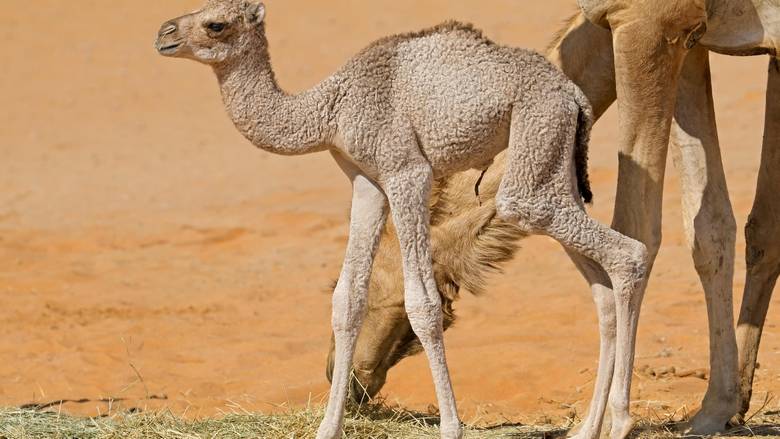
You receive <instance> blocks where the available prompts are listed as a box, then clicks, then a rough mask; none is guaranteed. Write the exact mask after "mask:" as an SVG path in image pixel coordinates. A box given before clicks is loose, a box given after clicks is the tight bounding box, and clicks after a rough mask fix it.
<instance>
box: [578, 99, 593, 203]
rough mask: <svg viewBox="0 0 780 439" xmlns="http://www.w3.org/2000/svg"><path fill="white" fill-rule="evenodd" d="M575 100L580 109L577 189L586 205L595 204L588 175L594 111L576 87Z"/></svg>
mask: <svg viewBox="0 0 780 439" xmlns="http://www.w3.org/2000/svg"><path fill="white" fill-rule="evenodd" d="M575 88H576V90H575V93H574V99H575V100H576V102H577V105H579V107H580V111H579V116H578V117H577V139H576V143H575V145H574V166H575V167H576V169H577V189H578V190H579V192H580V196H581V197H582V200H583V201H584V202H585V203H586V204H591V203H592V202H593V191H591V189H590V177H589V175H588V145H589V143H590V131H591V128H592V127H593V109H592V108H591V106H590V102H589V101H588V98H587V97H586V96H585V94H584V93H583V92H582V91H581V90H580V89H579V88H578V87H576V86H575Z"/></svg>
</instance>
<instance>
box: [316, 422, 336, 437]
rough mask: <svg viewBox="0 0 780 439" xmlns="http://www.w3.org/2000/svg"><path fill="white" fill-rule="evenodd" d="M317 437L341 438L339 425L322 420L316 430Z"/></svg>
mask: <svg viewBox="0 0 780 439" xmlns="http://www.w3.org/2000/svg"><path fill="white" fill-rule="evenodd" d="M317 439H341V427H339V426H338V425H334V424H332V423H330V422H327V423H326V422H323V423H322V424H320V428H319V429H318V430H317Z"/></svg>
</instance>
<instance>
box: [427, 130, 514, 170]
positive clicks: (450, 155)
mask: <svg viewBox="0 0 780 439" xmlns="http://www.w3.org/2000/svg"><path fill="white" fill-rule="evenodd" d="M421 141H422V142H423V145H422V151H423V153H424V154H425V156H426V158H427V159H428V161H429V162H430V164H431V167H432V168H433V171H434V174H435V175H436V176H437V177H439V176H447V175H452V174H454V173H457V172H461V171H465V170H468V169H478V170H483V169H487V168H488V167H489V166H490V165H491V164H492V163H493V158H494V157H495V156H496V155H498V154H499V153H501V151H503V150H505V149H506V148H507V145H508V144H509V130H508V129H506V128H504V127H501V126H499V127H496V129H495V131H494V132H491V133H489V134H487V133H486V135H485V136H483V137H481V138H478V139H470V141H463V142H449V143H444V142H434V141H429V142H425V141H424V139H421Z"/></svg>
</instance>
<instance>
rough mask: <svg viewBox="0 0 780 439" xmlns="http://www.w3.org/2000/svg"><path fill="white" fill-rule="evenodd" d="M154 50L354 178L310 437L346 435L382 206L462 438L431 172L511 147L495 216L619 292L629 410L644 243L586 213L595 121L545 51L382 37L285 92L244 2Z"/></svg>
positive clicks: (268, 134)
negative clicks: (208, 74) (327, 368)
mask: <svg viewBox="0 0 780 439" xmlns="http://www.w3.org/2000/svg"><path fill="white" fill-rule="evenodd" d="M157 49H158V51H159V52H160V53H161V54H162V55H165V56H172V57H181V58H190V59H193V60H196V61H199V62H201V63H204V64H207V65H210V66H211V67H212V68H213V70H214V72H215V73H216V75H217V78H218V80H219V85H220V87H221V90H222V95H223V99H224V102H225V106H226V108H227V111H228V113H229V115H230V116H231V118H232V119H233V121H234V123H235V125H236V127H237V128H238V129H239V130H240V131H241V133H242V134H244V136H246V138H247V139H249V140H250V141H251V142H252V143H253V144H255V145H256V146H257V147H259V148H262V149H264V150H267V151H270V152H273V153H277V154H285V155H298V154H308V153H314V152H319V151H330V153H331V154H332V155H333V157H334V159H335V160H336V162H337V163H338V165H339V166H340V167H341V169H342V170H343V171H344V173H345V174H346V175H347V176H348V177H349V178H350V179H351V181H352V185H353V198H352V215H351V224H350V233H349V241H348V244H347V251H346V257H345V260H344V266H343V268H342V272H341V275H340V277H339V280H338V282H337V284H336V288H335V292H334V294H333V321H332V323H333V329H334V337H335V344H336V349H335V361H334V372H333V385H332V388H331V393H330V400H329V403H328V409H327V412H326V415H325V419H324V420H323V422H322V424H321V425H320V429H319V432H318V435H317V437H318V438H320V439H326V438H336V437H340V436H341V434H342V422H343V409H344V404H345V399H346V397H347V387H348V382H349V373H350V370H351V367H352V359H353V353H354V348H355V341H356V338H357V336H358V332H359V330H360V327H361V324H362V320H363V317H364V312H365V306H366V295H367V288H368V282H369V277H370V273H371V268H372V263H373V259H374V255H375V252H376V248H377V243H378V242H379V238H380V235H381V233H382V229H383V227H384V225H385V221H386V217H387V212H388V208H389V212H390V213H391V214H392V218H393V222H394V224H395V227H396V230H397V236H398V240H399V242H400V248H401V257H402V260H403V271H404V286H405V306H406V310H407V313H408V315H409V320H410V322H411V324H412V327H413V329H414V332H415V334H416V335H417V336H418V337H419V339H420V341H421V344H422V346H423V348H424V350H425V352H426V354H427V356H428V361H429V363H430V367H431V372H432V374H433V379H434V383H435V387H436V394H437V397H438V403H439V409H440V412H441V434H442V437H445V438H459V437H461V436H462V427H461V423H460V420H459V419H458V414H457V408H456V404H455V397H454V395H453V392H452V386H451V383H450V377H449V371H448V369H447V363H446V360H445V352H444V344H443V338H442V305H441V299H440V296H439V293H438V291H437V287H436V282H435V280H434V276H433V269H432V266H431V250H430V236H429V234H430V231H429V228H430V224H429V218H430V215H429V211H428V200H429V198H430V192H431V186H432V181H433V179H434V177H443V176H448V175H452V174H453V173H455V172H459V171H463V170H466V169H471V168H484V167H486V166H487V165H488V164H489V163H490V162H491V161H492V159H493V157H494V156H495V155H496V154H498V153H499V152H500V151H502V150H504V149H507V148H508V153H507V154H508V155H507V157H508V158H507V166H506V172H505V176H504V178H503V180H502V182H501V187H500V189H499V191H498V193H497V195H496V205H497V211H498V214H499V215H500V216H501V217H502V218H504V219H506V220H511V221H513V222H515V223H516V224H518V225H519V226H520V227H522V228H523V229H524V230H526V231H527V232H529V233H541V234H546V235H549V236H551V237H553V238H555V239H557V240H558V241H560V242H561V243H562V244H563V245H564V246H566V247H567V248H568V249H569V250H570V251H573V252H576V253H577V254H579V255H581V256H580V257H582V258H584V259H587V260H592V261H595V262H597V263H598V264H599V265H601V266H602V267H603V268H604V269H605V271H606V272H607V273H609V275H610V278H611V280H612V282H613V285H615V299H616V300H615V302H616V303H617V305H616V306H617V308H616V311H617V328H616V330H617V334H618V335H617V337H618V345H617V352H616V357H615V358H616V361H617V372H616V374H615V386H614V387H615V389H616V392H617V394H618V395H617V396H616V398H617V399H618V400H620V401H625V402H626V409H627V407H628V405H627V401H628V397H629V393H628V392H629V388H630V379H631V367H632V361H633V351H634V339H635V329H636V327H635V325H636V320H635V316H636V315H637V313H638V309H636V307H637V306H638V304H639V300H638V299H639V298H638V297H636V296H637V295H636V294H635V291H641V289H638V287H639V286H641V285H640V283H641V282H642V280H641V279H642V278H643V277H644V272H645V260H646V248H645V247H644V245H643V244H641V243H639V242H637V241H634V240H632V239H630V238H627V237H625V236H623V235H621V234H619V233H617V232H615V231H613V230H612V229H610V228H608V227H606V226H603V225H600V224H598V223H597V222H596V221H594V220H593V219H591V218H590V217H588V216H587V214H586V213H585V210H584V208H583V204H582V199H583V198H584V199H585V201H588V200H589V199H590V190H589V185H588V178H587V169H586V168H587V141H588V136H589V133H590V127H591V123H592V118H593V116H592V111H591V108H590V106H589V104H588V102H587V99H586V98H585V96H584V95H583V94H582V92H581V91H580V90H579V89H578V88H577V87H576V86H575V85H574V84H573V83H572V82H571V81H569V80H568V79H566V77H565V76H564V75H563V74H562V73H561V72H560V71H559V70H558V69H557V68H555V67H554V66H553V65H552V64H550V63H549V62H547V61H546V60H545V59H544V58H543V57H542V56H541V55H538V54H536V53H533V52H530V51H525V50H519V49H511V48H507V47H502V46H499V45H496V44H494V43H492V42H491V41H489V40H487V39H486V38H484V37H483V36H482V35H481V34H480V33H479V32H478V31H476V30H474V29H472V28H471V27H469V26H465V25H462V24H458V23H446V24H443V25H440V26H438V27H435V28H432V29H428V30H425V31H422V32H419V33H415V34H408V35H400V36H394V37H389V38H385V39H382V40H379V41H378V42H376V43H374V44H372V45H371V46H369V47H368V48H366V49H365V50H363V51H362V52H360V54H358V55H357V56H356V57H355V58H353V59H352V60H351V61H349V62H348V63H347V64H346V65H345V66H344V67H343V68H341V69H340V70H339V71H338V72H336V73H335V74H334V75H332V76H331V77H329V78H328V79H326V80H325V81H323V82H322V83H320V84H319V85H317V86H315V87H314V88H312V89H311V90H308V91H306V92H303V93H301V94H299V95H288V94H285V93H284V92H283V91H282V90H280V89H279V87H278V85H277V83H276V81H275V78H274V73H273V70H272V68H271V63H270V59H269V54H268V42H267V39H266V37H265V7H264V5H263V4H262V3H254V2H253V1H251V0H209V1H208V2H207V3H206V6H205V8H204V9H202V10H200V11H196V12H193V13H191V14H188V15H185V16H182V17H179V18H176V19H174V20H171V21H168V22H166V23H165V24H163V26H162V28H161V29H160V32H159V35H158V39H157ZM578 192H579V193H578ZM601 372H602V371H600V374H599V380H598V385H599V386H600V390H599V392H598V393H599V395H601V400H599V401H597V404H598V407H597V408H596V409H595V412H596V413H603V410H604V407H605V405H606V402H607V397H608V393H609V386H610V378H611V373H607V372H608V371H606V370H605V371H604V373H603V374H602V373H601ZM625 414H626V418H625V419H626V421H627V422H629V423H630V418H628V412H627V410H626V413H625ZM624 427H626V428H630V426H629V425H625V426H624Z"/></svg>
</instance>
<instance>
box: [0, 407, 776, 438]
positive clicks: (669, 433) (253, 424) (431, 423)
mask: <svg viewBox="0 0 780 439" xmlns="http://www.w3.org/2000/svg"><path fill="white" fill-rule="evenodd" d="M322 414H323V413H322V410H321V409H320V408H310V409H304V410H298V411H290V412H288V413H284V414H278V415H261V414H233V415H228V416H225V417H223V418H221V419H206V420H198V421H189V420H183V419H181V418H178V417H175V416H173V415H171V414H166V413H157V414H150V413H136V414H132V413H131V414H122V415H114V416H111V417H101V418H76V417H71V416H66V415H60V414H57V413H54V412H41V411H34V410H23V409H0V439H115V438H116V439H206V438H209V439H211V438H215V439H217V438H219V439H221V438H225V439H227V438H230V439H234V438H235V439H240V438H253V439H255V438H262V439H293V438H311V437H314V432H315V431H316V428H317V424H318V423H319V421H320V419H321V417H322ZM437 421H438V419H437V418H436V417H435V416H430V415H423V414H419V413H412V412H408V411H403V410H399V409H393V408H388V407H385V406H370V407H367V408H366V407H364V408H361V409H359V410H353V411H352V413H351V414H350V415H349V417H348V420H347V423H346V427H345V430H346V437H347V438H350V439H374V438H377V439H380V438H381V439H390V438H393V439H395V438H400V439H406V438H408V439H412V438H414V439H417V438H438V437H439V436H438V429H437ZM778 424H780V412H768V413H766V414H763V415H761V416H756V417H754V418H753V419H752V420H751V424H750V426H748V427H740V428H737V429H734V430H732V431H731V432H729V435H730V436H742V437H745V436H762V437H780V426H779V425H778ZM673 431H674V424H671V423H651V422H642V423H640V425H639V427H638V428H637V432H636V433H635V434H634V437H635V438H639V439H656V438H673V437H679V435H677V434H675V433H673ZM566 433H567V428H566V427H565V426H555V425H539V426H528V425H500V426H493V427H486V428H477V427H473V426H472V427H469V429H468V432H467V437H468V438H478V439H489V438H515V439H517V438H539V439H541V438H544V439H546V438H559V437H565V435H566ZM722 437H726V436H722Z"/></svg>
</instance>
